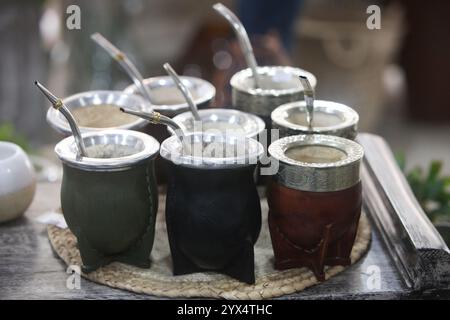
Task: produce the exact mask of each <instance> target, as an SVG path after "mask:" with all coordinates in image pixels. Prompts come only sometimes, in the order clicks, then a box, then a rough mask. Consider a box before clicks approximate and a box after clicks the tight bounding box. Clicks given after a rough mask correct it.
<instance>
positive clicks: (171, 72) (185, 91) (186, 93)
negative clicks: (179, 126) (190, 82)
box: [163, 63, 201, 121]
mask: <svg viewBox="0 0 450 320" xmlns="http://www.w3.org/2000/svg"><path fill="white" fill-rule="evenodd" d="M163 67H164V69H165V70H166V72H167V73H168V74H169V76H171V77H172V80H173V82H175V84H176V85H177V87H178V90H180V91H181V93H182V94H183V96H184V98H185V99H186V101H187V103H188V105H189V108H190V109H191V112H192V114H193V116H194V119H195V120H196V121H201V118H200V115H199V114H198V108H197V105H196V104H195V102H194V99H193V98H192V94H191V92H190V91H189V89H188V88H186V86H185V85H184V83H183V81H181V78H180V77H179V76H178V74H177V73H176V72H175V70H173V68H172V66H171V65H170V64H168V63H164V65H163Z"/></svg>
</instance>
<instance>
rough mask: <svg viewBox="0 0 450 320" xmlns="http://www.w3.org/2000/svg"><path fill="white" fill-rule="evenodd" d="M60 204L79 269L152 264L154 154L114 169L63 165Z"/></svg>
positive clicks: (155, 187) (154, 216)
mask: <svg viewBox="0 0 450 320" xmlns="http://www.w3.org/2000/svg"><path fill="white" fill-rule="evenodd" d="M63 170H64V175H63V181H62V186H61V205H62V209H63V214H64V217H65V219H66V221H67V224H68V226H69V228H70V230H71V231H72V232H73V233H74V234H75V235H76V237H77V241H78V248H79V250H80V254H81V258H82V261H83V267H82V269H83V272H91V271H94V270H96V269H98V268H99V267H101V266H104V265H106V264H109V263H111V262H113V261H118V262H123V263H126V264H130V265H134V266H137V267H142V268H148V267H150V252H151V249H152V247H153V240H154V229H155V219H156V212H157V208H158V195H157V186H156V179H155V176H154V158H153V159H151V160H148V161H145V162H143V163H141V164H139V165H137V166H134V167H133V168H130V169H126V170H121V171H115V172H95V171H82V170H79V169H76V168H72V167H70V166H67V165H65V164H63Z"/></svg>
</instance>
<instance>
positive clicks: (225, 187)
mask: <svg viewBox="0 0 450 320" xmlns="http://www.w3.org/2000/svg"><path fill="white" fill-rule="evenodd" d="M167 165H168V168H169V177H168V178H169V180H168V186H167V198H166V223H167V233H168V236H169V243H170V251H171V254H172V261H173V273H174V275H182V274H189V273H195V272H203V271H215V272H219V273H222V274H226V275H228V276H231V277H233V278H235V279H238V280H240V281H243V282H246V283H249V284H252V283H254V282H255V271H254V251H253V250H254V249H253V246H254V244H255V243H256V240H257V239H258V236H259V232H260V230H261V204H260V200H259V196H258V192H257V189H256V186H255V184H254V180H253V179H254V171H255V167H256V166H255V165H251V166H245V167H242V168H232V169H229V168H228V169H226V168H224V169H204V168H203V169H198V168H191V167H185V166H181V165H176V164H174V163H172V162H170V161H168V162H167Z"/></svg>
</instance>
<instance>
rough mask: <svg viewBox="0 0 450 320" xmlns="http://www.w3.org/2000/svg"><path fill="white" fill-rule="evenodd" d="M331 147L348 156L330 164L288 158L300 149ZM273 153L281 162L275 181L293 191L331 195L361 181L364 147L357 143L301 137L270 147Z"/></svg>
mask: <svg viewBox="0 0 450 320" xmlns="http://www.w3.org/2000/svg"><path fill="white" fill-rule="evenodd" d="M311 145H315V146H328V147H333V148H336V149H339V150H341V151H342V152H344V153H345V154H346V157H345V158H344V159H342V160H339V161H334V162H327V163H310V162H301V161H297V160H294V159H291V158H289V157H287V156H286V155H285V152H286V150H288V149H290V148H292V147H296V146H311ZM269 154H270V155H271V156H272V157H273V158H274V160H278V161H279V169H278V172H277V174H276V175H275V177H274V179H275V181H277V182H278V183H280V184H282V185H284V186H286V187H288V188H292V189H296V190H302V191H313V192H331V191H339V190H344V189H347V188H350V187H352V186H354V185H355V184H357V183H358V182H359V181H360V177H359V169H360V163H361V160H362V157H363V154H364V152H363V148H362V147H361V146H360V145H359V144H358V143H356V142H354V141H351V140H348V139H344V138H340V137H335V136H327V135H319V134H312V135H297V136H290V137H285V138H282V139H280V140H277V141H275V142H273V143H272V144H271V145H270V146H269Z"/></svg>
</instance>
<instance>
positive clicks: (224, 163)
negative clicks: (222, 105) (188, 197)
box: [160, 133, 264, 169]
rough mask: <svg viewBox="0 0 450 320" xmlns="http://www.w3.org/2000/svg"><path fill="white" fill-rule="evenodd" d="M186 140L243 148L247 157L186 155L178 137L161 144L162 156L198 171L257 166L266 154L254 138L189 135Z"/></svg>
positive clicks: (202, 134)
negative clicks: (182, 150) (219, 143)
mask: <svg viewBox="0 0 450 320" xmlns="http://www.w3.org/2000/svg"><path fill="white" fill-rule="evenodd" d="M185 139H188V141H189V142H188V143H190V142H192V141H193V142H200V141H202V142H203V143H204V142H206V143H209V142H223V143H225V144H229V145H233V146H237V145H239V146H241V147H244V148H245V150H246V151H245V155H243V156H239V157H238V156H235V157H221V158H215V157H203V156H195V155H194V156H192V155H186V154H183V153H182V152H181V142H180V141H179V139H178V137H177V136H171V137H169V138H167V139H166V140H164V141H163V142H162V144H161V149H160V154H161V156H162V157H163V158H164V159H166V160H168V161H171V162H173V163H174V164H176V165H181V166H185V167H190V168H197V169H222V168H238V167H245V166H249V165H256V164H257V163H258V160H259V159H260V157H261V156H262V154H263V153H264V147H263V146H262V144H261V143H259V142H258V141H256V140H255V139H252V138H247V137H242V136H229V135H219V134H217V135H213V134H205V133H192V134H187V135H186V136H185Z"/></svg>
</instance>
